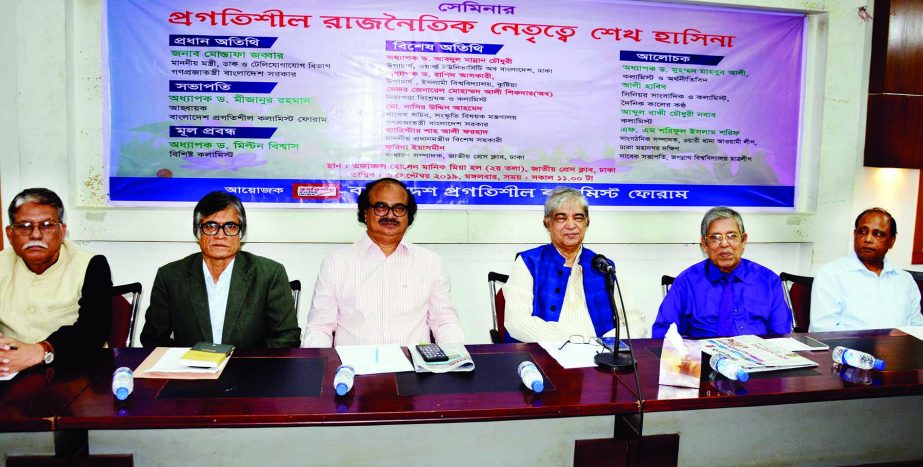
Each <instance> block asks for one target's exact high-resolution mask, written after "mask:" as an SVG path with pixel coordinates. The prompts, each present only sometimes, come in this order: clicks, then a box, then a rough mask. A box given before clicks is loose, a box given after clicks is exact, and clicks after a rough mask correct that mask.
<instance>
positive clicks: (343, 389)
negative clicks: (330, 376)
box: [337, 383, 349, 396]
mask: <svg viewBox="0 0 923 467" xmlns="http://www.w3.org/2000/svg"><path fill="white" fill-rule="evenodd" d="M347 392H349V386H347V385H346V383H340V384H337V395H338V396H343V395H345V394H346V393H347Z"/></svg>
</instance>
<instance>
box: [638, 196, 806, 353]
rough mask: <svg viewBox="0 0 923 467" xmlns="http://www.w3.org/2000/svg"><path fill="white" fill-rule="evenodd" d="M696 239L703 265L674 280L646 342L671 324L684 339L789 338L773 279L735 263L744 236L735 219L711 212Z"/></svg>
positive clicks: (726, 212)
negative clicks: (769, 335)
mask: <svg viewBox="0 0 923 467" xmlns="http://www.w3.org/2000/svg"><path fill="white" fill-rule="evenodd" d="M701 233H702V238H701V246H702V251H704V252H705V254H706V255H708V259H706V260H705V261H702V262H701V263H698V264H694V265H692V266H691V267H689V268H688V269H686V270H685V271H683V272H682V273H680V274H679V275H678V276H676V280H675V281H674V282H673V286H672V287H670V291H669V292H668V293H667V296H666V297H664V299H663V302H662V303H661V304H660V311H659V312H658V313H657V319H656V320H655V321H654V326H653V329H652V337H654V338H662V337H663V336H664V335H666V333H667V330H668V329H669V328H670V324H671V323H676V327H677V330H678V331H679V333H680V334H682V335H683V336H685V337H690V338H705V337H728V336H739V335H746V334H756V335H763V334H788V333H790V332H792V312H791V310H789V308H788V304H787V303H786V302H785V296H784V295H783V293H784V291H785V289H784V288H783V287H782V281H781V280H780V279H779V276H777V275H776V273H774V272H772V271H770V270H769V269H767V268H765V267H763V266H760V265H759V264H756V263H754V262H753V261H749V260H746V259H741V256H742V255H743V253H744V247H745V246H746V245H747V233H746V231H745V230H744V221H743V219H742V218H741V217H740V214H739V213H738V212H737V211H735V210H733V209H731V208H727V207H724V206H718V207H715V208H712V209H710V210H708V212H707V213H705V217H704V218H702V225H701Z"/></svg>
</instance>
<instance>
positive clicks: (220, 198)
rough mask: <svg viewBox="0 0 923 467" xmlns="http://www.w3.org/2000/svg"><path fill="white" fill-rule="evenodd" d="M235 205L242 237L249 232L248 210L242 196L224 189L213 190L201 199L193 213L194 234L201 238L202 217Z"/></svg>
mask: <svg viewBox="0 0 923 467" xmlns="http://www.w3.org/2000/svg"><path fill="white" fill-rule="evenodd" d="M229 207H233V208H234V210H235V211H237V217H239V218H240V238H241V239H243V238H244V235H246V234H247V211H246V210H245V209H244V205H243V203H241V202H240V198H238V197H236V196H234V195H232V194H230V193H226V192H224V191H213V192H211V193H209V194H207V195H205V196H203V197H202V199H200V200H199V202H198V203H197V204H196V205H195V209H194V210H193V214H192V234H193V235H195V237H196V238H199V223H201V222H202V219H204V218H206V217H208V216H210V215H212V214H214V213H216V212H218V211H224V210H225V209H227V208H229Z"/></svg>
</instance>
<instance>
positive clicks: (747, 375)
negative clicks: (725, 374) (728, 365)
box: [737, 368, 750, 383]
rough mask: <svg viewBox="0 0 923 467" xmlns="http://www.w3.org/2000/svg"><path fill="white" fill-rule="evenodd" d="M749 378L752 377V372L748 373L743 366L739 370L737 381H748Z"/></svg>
mask: <svg viewBox="0 0 923 467" xmlns="http://www.w3.org/2000/svg"><path fill="white" fill-rule="evenodd" d="M748 379H750V373H747V372H746V371H745V370H744V369H743V368H741V369H739V370H737V381H740V382H741V383H746V382H747V380H748Z"/></svg>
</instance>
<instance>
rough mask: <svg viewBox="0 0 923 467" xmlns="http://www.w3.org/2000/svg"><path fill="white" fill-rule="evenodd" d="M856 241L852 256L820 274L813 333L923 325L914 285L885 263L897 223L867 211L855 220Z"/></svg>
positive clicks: (813, 306) (881, 212)
mask: <svg viewBox="0 0 923 467" xmlns="http://www.w3.org/2000/svg"><path fill="white" fill-rule="evenodd" d="M853 235H854V237H853V249H854V252H853V254H851V255H849V256H845V257H842V258H838V259H835V260H833V261H831V262H829V263H827V264H825V265H823V266H821V268H820V269H818V270H817V275H816V276H815V278H814V284H813V285H812V287H811V325H810V330H811V331H845V330H852V329H882V328H893V327H898V326H906V325H913V326H917V325H923V315H921V314H920V290H919V288H918V287H917V284H916V282H914V280H913V277H911V276H910V274H909V273H908V272H907V271H904V270H902V269H898V268H895V267H894V265H892V264H891V262H890V261H888V260H887V259H886V258H885V255H886V254H887V253H888V250H890V249H891V247H893V246H894V241H895V240H896V239H897V222H896V221H895V220H894V217H892V216H891V214H890V213H888V211H885V210H884V209H881V208H871V209H867V210H865V211H863V212H862V213H861V214H859V217H857V218H856V222H855V230H854V231H853Z"/></svg>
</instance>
